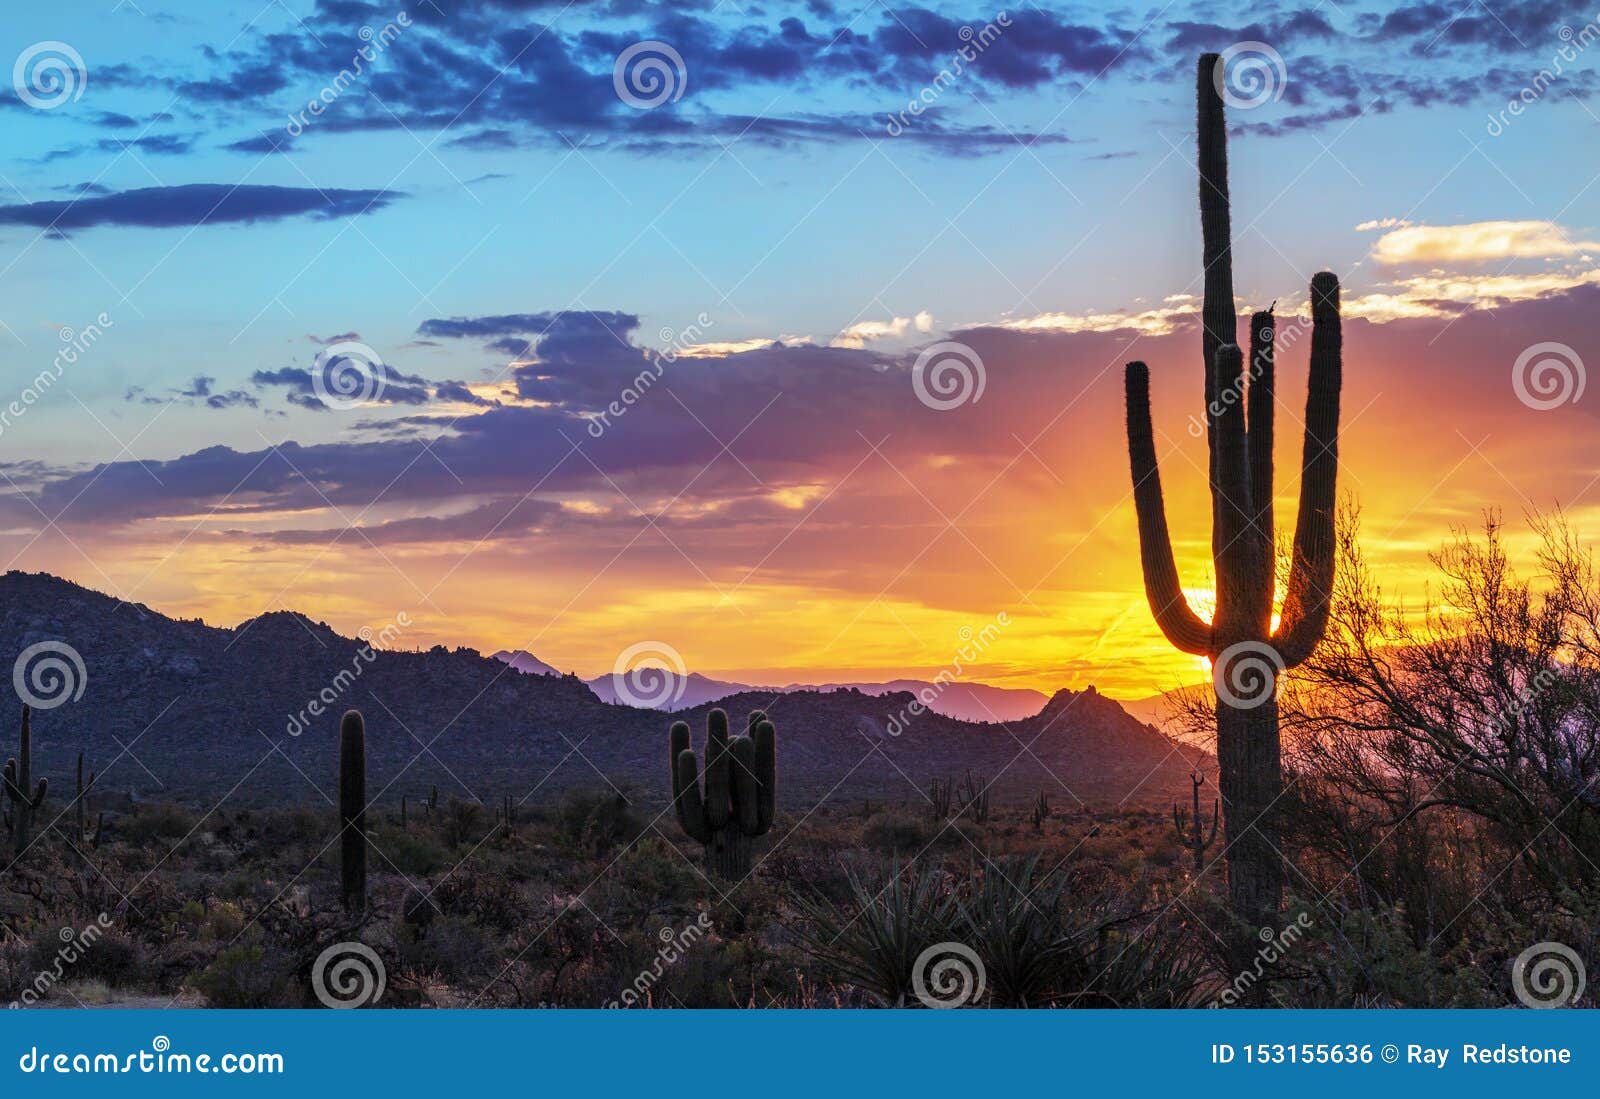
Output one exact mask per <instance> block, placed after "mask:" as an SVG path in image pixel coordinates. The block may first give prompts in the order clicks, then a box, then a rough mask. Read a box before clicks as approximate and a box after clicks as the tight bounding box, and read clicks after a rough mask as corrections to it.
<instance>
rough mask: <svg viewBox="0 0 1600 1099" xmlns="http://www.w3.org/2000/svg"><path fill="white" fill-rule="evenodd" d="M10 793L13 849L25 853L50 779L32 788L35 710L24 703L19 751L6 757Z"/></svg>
mask: <svg viewBox="0 0 1600 1099" xmlns="http://www.w3.org/2000/svg"><path fill="white" fill-rule="evenodd" d="M3 781H4V783H5V788H6V797H7V798H9V799H10V800H11V806H12V808H11V850H12V853H13V854H15V855H19V856H20V855H21V854H22V853H23V852H24V851H26V850H27V849H28V833H29V831H30V830H31V829H32V827H33V815H34V814H35V813H37V812H38V811H39V806H41V805H43V804H44V795H45V792H46V791H47V790H48V789H49V788H50V780H49V779H44V778H42V779H40V780H39V785H38V786H35V787H33V790H32V792H31V793H30V792H29V786H31V785H32V782H33V722H32V711H30V710H29V709H28V707H27V704H26V703H24V704H23V707H22V735H21V738H20V741H19V746H18V751H17V755H16V756H14V757H13V758H11V759H8V760H6V767H5V773H4V779H3Z"/></svg>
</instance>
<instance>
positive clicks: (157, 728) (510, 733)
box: [0, 572, 1189, 811]
mask: <svg viewBox="0 0 1600 1099" xmlns="http://www.w3.org/2000/svg"><path fill="white" fill-rule="evenodd" d="M0 637H4V638H6V639H7V640H8V641H9V642H10V643H11V644H12V645H13V646H14V650H13V651H14V652H21V651H22V650H23V649H25V648H27V647H28V646H29V645H33V644H35V643H37V642H42V641H48V642H62V643H65V644H67V645H70V646H72V647H73V649H74V650H75V651H76V652H77V653H78V654H79V655H80V656H81V658H82V662H83V667H84V670H85V676H84V690H83V693H82V697H81V699H80V700H78V701H73V702H68V703H65V704H62V705H60V706H57V707H55V708H38V709H36V713H35V717H34V722H33V726H34V757H35V772H36V773H38V774H42V775H47V776H50V777H51V778H52V780H53V781H52V785H53V786H54V785H55V784H56V783H57V782H65V783H66V785H65V787H63V788H64V789H69V790H70V788H71V785H70V779H69V777H68V776H69V774H70V769H71V766H72V764H73V761H74V759H75V756H76V754H77V753H78V752H80V751H82V752H84V753H85V757H86V766H92V767H94V768H96V769H98V770H99V771H100V773H101V779H100V782H101V786H100V787H99V789H101V790H106V791H118V792H120V791H126V792H127V793H128V794H129V795H130V796H139V797H143V798H160V797H169V798H179V799H184V798H187V799H193V800H197V801H201V802H209V801H214V799H215V798H216V797H218V796H219V795H226V796H228V797H229V798H230V799H232V800H233V801H239V802H256V803H260V802H268V803H282V802H285V801H288V802H293V803H306V804H315V805H324V804H327V802H326V800H325V799H327V798H328V797H329V796H330V791H331V790H332V789H333V788H334V775H335V767H336V759H337V724H338V719H339V714H340V713H342V712H343V711H344V710H345V709H347V708H357V709H360V710H362V711H363V713H364V714H365V715H366V717H367V729H368V761H369V778H368V790H369V797H371V798H373V800H374V801H376V802H379V803H385V802H390V801H398V800H399V797H400V796H401V795H402V794H410V795H411V796H413V797H419V796H422V795H423V794H425V793H426V791H427V790H428V789H429V787H430V786H432V785H437V786H438V788H439V791H440V793H441V794H443V795H445V796H452V795H453V796H457V797H462V798H466V799H471V800H483V801H491V800H492V799H496V798H498V797H500V796H503V795H505V794H511V795H512V796H514V797H516V798H519V799H524V800H527V801H529V802H535V801H540V800H544V799H546V798H548V797H552V796H554V795H556V794H558V793H559V792H560V791H562V790H565V789H569V788H572V787H576V786H607V785H610V786H614V787H616V788H619V789H623V790H627V791H629V792H630V793H632V794H633V795H634V796H637V797H638V798H640V799H642V800H644V801H647V802H650V803H652V804H658V805H661V804H665V802H666V799H667V797H668V794H667V787H668V776H667V767H666V762H665V759H664V754H665V752H666V740H667V737H666V732H667V730H666V726H667V724H668V718H667V715H664V714H662V713H658V712H655V711H651V710H641V709H635V708H632V707H628V706H620V705H613V704H610V703H607V702H604V701H602V700H600V699H598V698H596V697H595V696H594V695H593V693H592V692H591V691H590V689H589V687H588V685H587V684H585V683H584V681H583V680H581V679H580V678H578V677H577V676H575V675H562V676H549V675H517V674H512V668H511V666H510V665H508V664H506V663H504V662H503V661H500V660H495V659H494V658H492V657H487V656H484V655H482V654H481V653H479V652H477V651H475V650H472V649H468V648H456V649H453V650H452V649H446V648H445V647H444V646H442V645H441V646H434V647H433V648H431V649H428V650H426V651H422V652H402V651H396V650H393V649H388V650H385V649H377V648H373V647H371V646H369V645H367V644H366V643H365V642H363V641H361V640H359V639H351V638H344V637H341V636H340V635H339V634H337V633H336V632H335V631H333V630H332V629H331V627H328V626H327V625H326V623H322V622H317V621H315V620H313V619H312V618H310V617H309V616H306V615H301V614H298V613H295V612H271V613H269V614H265V615H259V616H257V617H255V618H252V619H247V620H246V621H245V622H242V623H240V624H239V625H238V626H236V627H233V628H226V627H218V626H210V625H207V624H205V623H204V622H202V621H200V620H198V619H196V620H184V619H174V618H169V617H166V616H164V615H161V614H160V613H159V612H157V611H154V610H152V609H151V608H149V607H145V606H142V605H140V604H136V603H126V602H121V601H118V600H115V599H113V598H112V597H110V596H108V595H104V594H102V593H99V592H94V591H92V590H90V589H87V588H83V587H80V586H78V585H76V584H72V583H70V582H68V581H65V580H61V579H58V578H56V577H53V576H49V575H48V574H29V573H18V572H10V573H6V574H5V575H4V576H3V577H0ZM716 701H717V704H718V705H721V706H723V707H725V708H727V709H728V710H729V712H730V713H731V714H733V715H734V718H735V721H736V723H740V724H742V721H743V718H744V715H745V712H746V711H748V710H749V709H752V708H755V707H758V706H759V707H762V708H764V709H766V710H767V711H768V712H769V713H770V714H771V716H772V717H773V720H774V721H775V722H776V723H777V725H778V729H779V737H780V749H779V753H780V756H779V758H780V767H781V768H782V771H783V779H782V789H783V791H784V793H783V794H781V795H780V796H781V797H783V798H784V799H785V801H786V802H787V804H788V805H789V806H790V807H791V808H795V809H799V810H801V811H803V810H804V809H805V808H807V807H809V805H811V804H813V803H814V802H815V801H816V799H818V798H821V797H826V796H830V795H837V796H861V795H865V796H871V797H874V798H879V797H890V798H901V799H904V800H906V801H908V802H910V803H912V804H914V805H921V804H922V803H923V802H922V792H923V790H925V788H926V786H927V784H928V783H929V781H930V780H932V779H934V778H939V779H945V778H949V777H951V776H952V775H957V774H960V773H962V772H964V771H965V770H968V769H971V770H972V771H973V772H974V773H976V774H978V775H981V776H986V777H988V778H990V779H992V780H993V782H994V788H995V792H996V796H997V797H998V798H1000V799H1002V800H1004V799H1022V798H1031V797H1032V796H1033V794H1034V793H1036V792H1037V791H1038V790H1039V789H1045V790H1046V791H1047V792H1049V793H1050V794H1051V796H1052V798H1053V799H1054V800H1055V801H1056V803H1057V804H1058V806H1062V807H1063V808H1067V807H1071V806H1072V805H1074V804H1077V803H1078V802H1080V801H1081V802H1083V803H1085V804H1091V803H1092V804H1105V803H1123V802H1128V801H1136V802H1139V803H1155V802H1161V803H1164V802H1165V801H1166V800H1167V799H1169V798H1170V797H1171V796H1173V794H1175V793H1177V792H1180V791H1181V790H1182V789H1185V788H1186V787H1187V775H1188V771H1189V763H1188V761H1187V759H1185V758H1183V754H1182V753H1181V752H1179V751H1178V749H1177V747H1176V746H1175V745H1174V744H1173V743H1172V742H1171V741H1170V740H1168V739H1167V738H1166V737H1164V736H1163V735H1162V734H1161V733H1159V732H1157V731H1156V730H1155V729H1153V728H1151V727H1149V726H1147V725H1145V724H1143V723H1142V722H1138V721H1136V720H1134V719H1133V718H1132V717H1130V716H1128V715H1127V714H1126V713H1125V712H1123V711H1122V709H1121V707H1120V706H1118V705H1117V704H1116V703H1115V702H1114V701H1112V700H1110V699H1107V698H1105V697H1104V696H1102V695H1099V694H1098V693H1097V692H1095V691H1094V690H1093V689H1092V688H1091V689H1089V690H1086V691H1081V692H1072V691H1060V692H1057V693H1056V694H1055V695H1054V696H1052V698H1051V700H1050V702H1049V703H1048V704H1047V705H1046V707H1045V710H1044V712H1042V713H1041V714H1040V715H1038V716H1036V717H1033V718H1029V719H1026V720H1023V721H1020V722H1015V723H1006V724H1002V725H994V724H988V725H979V724H974V723H971V722H964V721H960V720H957V719H954V718H949V717H945V716H943V715H940V714H937V713H932V712H929V711H928V710H927V709H926V707H924V706H923V705H922V704H921V703H920V702H919V701H918V700H917V698H916V696H914V695H913V694H911V693H909V692H894V693H889V694H885V695H869V694H866V693H863V692H862V691H859V690H855V689H851V688H844V689H839V690H835V691H827V692H820V691H796V692H791V693H786V694H779V695H776V696H775V695H774V694H773V693H772V692H771V691H769V690H757V691H751V692H740V693H736V694H734V695H732V696H728V697H724V698H721V699H718V700H716ZM710 709H711V705H710V703H709V702H702V703H699V704H697V705H695V706H692V707H690V708H689V709H686V710H682V711H679V712H678V713H676V714H674V715H673V717H675V718H677V719H681V720H686V721H688V722H689V723H690V726H691V729H693V731H694V740H695V743H696V744H700V743H702V742H703V738H704V728H705V714H706V712H708V711H709V710H710ZM13 712H14V711H13ZM12 720H14V719H7V720H5V722H4V723H5V724H6V725H7V726H9V728H8V729H7V730H6V731H5V732H4V733H0V736H4V737H6V738H8V739H12V740H13V741H14V736H15V733H14V729H15V726H14V725H13V724H12V723H11V722H12Z"/></svg>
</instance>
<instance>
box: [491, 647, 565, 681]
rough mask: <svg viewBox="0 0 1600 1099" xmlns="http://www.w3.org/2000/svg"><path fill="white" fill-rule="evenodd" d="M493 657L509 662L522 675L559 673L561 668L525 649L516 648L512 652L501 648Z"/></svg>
mask: <svg viewBox="0 0 1600 1099" xmlns="http://www.w3.org/2000/svg"><path fill="white" fill-rule="evenodd" d="M493 659H495V660H503V661H505V662H506V663H507V664H510V665H511V666H512V667H513V668H515V669H517V671H519V672H521V673H523V674H524V675H560V674H561V670H560V669H559V668H556V667H553V666H552V665H549V664H546V663H545V662H544V661H543V660H540V659H539V658H538V657H537V656H534V655H533V654H532V653H530V652H529V651H528V650H527V649H517V650H516V651H515V652H512V651H510V650H508V649H501V650H500V651H499V652H497V653H495V654H494V657H493Z"/></svg>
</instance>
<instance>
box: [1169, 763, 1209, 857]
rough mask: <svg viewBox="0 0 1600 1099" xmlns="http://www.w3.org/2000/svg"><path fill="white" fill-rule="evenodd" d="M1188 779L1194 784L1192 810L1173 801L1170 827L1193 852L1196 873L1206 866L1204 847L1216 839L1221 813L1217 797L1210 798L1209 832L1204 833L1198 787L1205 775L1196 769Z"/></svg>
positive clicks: (1200, 785) (1179, 840) (1204, 779)
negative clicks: (1189, 811) (1190, 811)
mask: <svg viewBox="0 0 1600 1099" xmlns="http://www.w3.org/2000/svg"><path fill="white" fill-rule="evenodd" d="M1189 781H1190V782H1191V783H1193V784H1194V812H1193V813H1192V814H1191V813H1188V812H1185V811H1184V810H1183V809H1181V808H1179V807H1178V803H1177V802H1173V803H1172V827H1173V829H1174V830H1175V831H1176V832H1177V833H1178V842H1179V843H1182V844H1183V845H1184V846H1185V847H1187V848H1188V849H1189V850H1190V851H1191V852H1192V853H1193V855H1194V872H1195V873H1196V874H1198V873H1200V872H1201V871H1202V870H1204V869H1205V868H1206V848H1208V847H1210V846H1211V844H1212V843H1213V842H1215V841H1216V838H1217V821H1218V819H1220V817H1221V814H1220V813H1218V812H1217V805H1218V803H1217V799H1215V798H1212V799H1211V834H1210V835H1209V836H1207V835H1205V833H1204V831H1203V829H1202V825H1201V820H1200V787H1202V786H1204V785H1205V784H1206V776H1205V775H1202V774H1201V773H1200V772H1199V771H1198V770H1196V771H1195V772H1194V773H1193V774H1192V775H1190V776H1189Z"/></svg>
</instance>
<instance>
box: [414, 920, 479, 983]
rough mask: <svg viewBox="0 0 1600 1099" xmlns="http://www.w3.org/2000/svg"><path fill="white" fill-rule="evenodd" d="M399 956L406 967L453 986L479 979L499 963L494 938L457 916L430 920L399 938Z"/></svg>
mask: <svg viewBox="0 0 1600 1099" xmlns="http://www.w3.org/2000/svg"><path fill="white" fill-rule="evenodd" d="M400 957H401V959H402V960H403V961H404V962H405V963H406V965H407V966H410V967H415V968H417V969H421V970H424V971H426V972H429V973H433V974H436V975H437V976H438V977H439V978H440V979H441V980H444V981H445V982H447V983H449V984H455V985H462V984H471V983H476V982H478V981H481V980H483V979H484V978H485V977H488V976H491V975H492V973H493V971H494V970H496V969H498V968H499V967H500V965H501V964H502V963H501V961H500V958H499V949H498V943H497V942H496V941H495V939H494V938H493V937H492V936H491V935H489V934H488V933H486V932H485V931H484V930H483V929H482V928H480V927H478V926H477V925H476V924H473V923H472V922H471V921H469V920H465V919H462V918H461V917H459V916H446V917H444V918H442V919H436V920H433V921H432V922H431V923H430V924H429V926H428V927H427V928H426V929H425V930H423V931H421V932H420V933H417V934H415V935H414V936H412V937H410V938H408V939H405V940H402V942H401V944H400Z"/></svg>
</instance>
